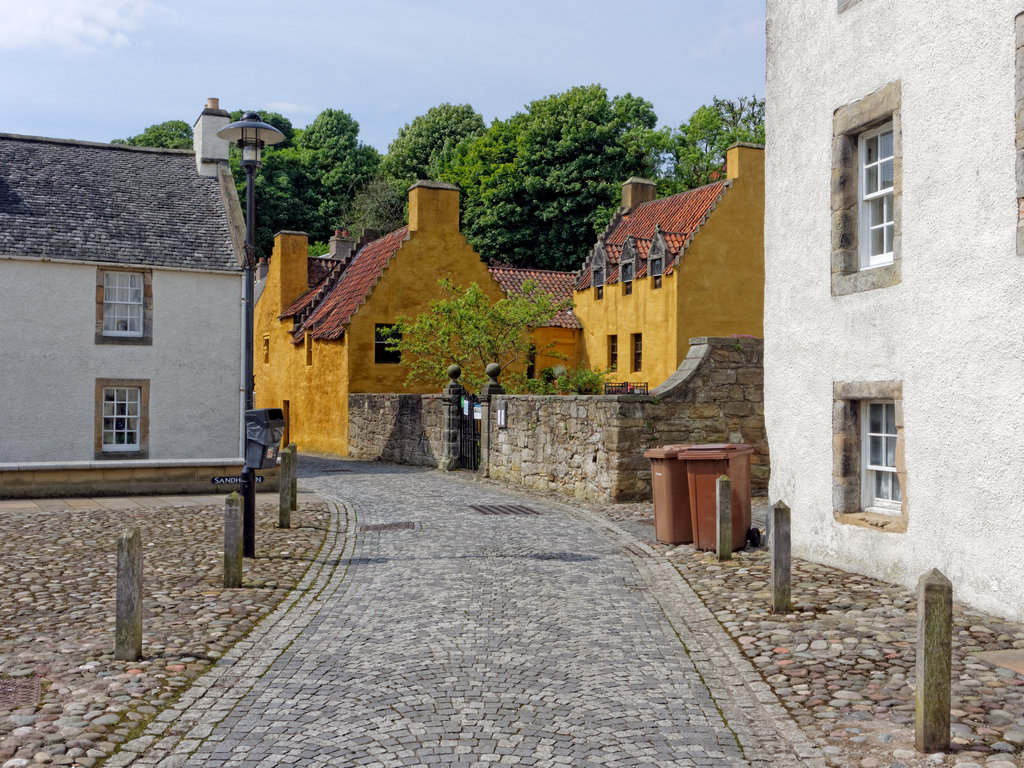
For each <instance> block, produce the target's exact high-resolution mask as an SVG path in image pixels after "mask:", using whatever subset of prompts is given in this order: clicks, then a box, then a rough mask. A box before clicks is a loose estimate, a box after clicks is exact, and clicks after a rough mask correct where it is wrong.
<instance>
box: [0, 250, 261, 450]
mask: <svg viewBox="0 0 1024 768" xmlns="http://www.w3.org/2000/svg"><path fill="white" fill-rule="evenodd" d="M0 284H2V285H3V286H4V294H3V295H4V300H3V301H0V393H2V395H3V398H2V400H0V463H20V462H37V461H43V462H53V461H91V460H92V459H93V458H94V446H93V440H94V434H95V422H94V418H95V417H94V404H95V386H96V379H98V378H105V379H118V378H128V379H149V382H150V390H149V403H150V406H149V425H150V426H149V458H150V459H192V458H229V457H237V456H238V455H239V438H238V435H239V395H238V392H239V370H240V365H241V362H240V358H239V341H238V340H239V338H240V333H241V328H240V319H241V313H240V312H239V303H240V301H241V285H242V281H241V280H240V279H239V277H238V276H237V275H231V274H209V273H201V272H174V271H167V270H153V344H152V346H136V345H118V344H96V343H95V341H94V337H95V324H96V265H95V264H82V265H78V264H58V263H53V262H45V263H43V262H34V261H15V260H7V259H2V258H0ZM111 456H112V458H124V459H129V458H132V457H131V456H121V457H117V456H116V454H112V455H111Z"/></svg>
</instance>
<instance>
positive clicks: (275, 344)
mask: <svg viewBox="0 0 1024 768" xmlns="http://www.w3.org/2000/svg"><path fill="white" fill-rule="evenodd" d="M306 246H307V237H306V235H305V234H304V233H301V232H281V233H279V234H278V235H277V236H276V237H275V239H274V251H273V254H272V255H271V258H270V264H269V267H268V271H267V276H266V281H265V284H264V286H263V291H262V293H261V294H260V298H259V302H258V303H257V305H256V314H255V321H254V327H255V329H256V330H255V333H254V336H255V350H256V351H255V363H254V366H253V368H254V377H255V395H256V406H257V407H258V408H272V407H275V408H282V407H283V408H284V410H285V412H286V413H285V415H286V418H287V420H288V438H289V439H290V440H293V441H295V443H296V444H297V445H298V446H299V447H300V449H301V450H303V451H322V452H326V453H335V454H341V455H347V453H348V396H349V394H350V393H357V392H401V391H410V392H417V391H420V392H424V391H427V390H425V389H418V388H417V387H416V386H410V387H407V386H406V381H405V378H406V374H407V372H408V371H407V369H406V368H405V366H403V365H402V364H401V363H400V362H399V360H398V358H397V355H396V354H394V353H391V352H388V350H387V349H386V347H385V344H384V341H383V339H382V337H381V336H380V335H379V330H380V329H381V328H382V327H384V326H390V325H393V324H394V322H395V320H396V319H397V318H398V316H399V315H406V316H408V317H415V316H416V315H418V314H420V313H421V312H425V311H427V310H428V309H429V307H430V302H431V301H433V300H436V299H440V298H443V294H442V290H441V288H440V286H439V285H438V280H439V279H440V278H442V277H444V276H445V275H451V277H452V279H453V281H454V282H455V283H456V285H460V286H468V285H469V284H471V283H477V284H478V285H479V286H480V287H481V288H482V289H483V291H484V292H485V293H486V294H487V295H488V296H489V297H491V300H492V301H497V300H498V299H500V298H502V296H503V294H502V291H501V288H500V287H499V286H498V284H497V283H496V282H495V280H494V279H493V277H492V276H491V274H490V273H489V272H488V270H487V265H486V264H484V263H483V262H482V261H481V260H480V256H479V254H477V253H476V251H474V250H473V249H472V248H471V247H470V246H469V244H468V243H467V242H466V240H465V238H464V237H463V236H462V234H461V233H460V232H459V190H458V188H457V187H455V186H453V185H451V184H445V183H442V182H434V181H421V182H417V183H416V184H414V185H413V186H412V187H411V188H410V189H409V224H408V225H407V226H405V227H402V228H401V229H397V230H395V231H394V232H391V233H389V234H387V235H385V236H384V237H381V238H379V239H377V240H374V241H373V242H371V243H368V244H367V245H366V246H364V247H363V248H362V249H361V250H360V251H359V252H358V254H356V256H355V257H353V258H349V257H348V256H347V255H346V256H345V257H343V258H310V257H308V256H307V251H306Z"/></svg>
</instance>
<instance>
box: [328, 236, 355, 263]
mask: <svg viewBox="0 0 1024 768" xmlns="http://www.w3.org/2000/svg"><path fill="white" fill-rule="evenodd" d="M355 247H356V241H355V239H354V238H352V237H351V236H350V235H349V233H348V230H347V229H336V230H334V235H333V236H332V237H331V239H330V241H329V242H328V248H329V250H328V251H327V253H325V254H324V255H323V258H325V259H341V260H342V261H346V262H347V261H348V260H349V259H350V258H351V256H352V251H353V250H355Z"/></svg>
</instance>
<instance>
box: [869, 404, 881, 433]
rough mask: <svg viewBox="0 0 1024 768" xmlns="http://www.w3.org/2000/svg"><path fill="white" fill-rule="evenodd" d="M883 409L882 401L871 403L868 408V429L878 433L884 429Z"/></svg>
mask: <svg viewBox="0 0 1024 768" xmlns="http://www.w3.org/2000/svg"><path fill="white" fill-rule="evenodd" d="M883 409H884V406H883V404H882V403H871V405H870V406H869V410H868V414H869V418H868V431H870V432H876V433H877V432H881V431H882V415H883Z"/></svg>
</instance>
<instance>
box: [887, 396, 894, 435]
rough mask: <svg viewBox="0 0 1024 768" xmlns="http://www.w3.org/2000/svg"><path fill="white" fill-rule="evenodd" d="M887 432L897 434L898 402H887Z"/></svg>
mask: <svg viewBox="0 0 1024 768" xmlns="http://www.w3.org/2000/svg"><path fill="white" fill-rule="evenodd" d="M885 434H887V435H895V434H896V404H895V403H886V404H885Z"/></svg>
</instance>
